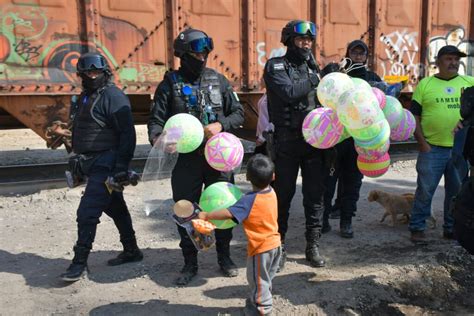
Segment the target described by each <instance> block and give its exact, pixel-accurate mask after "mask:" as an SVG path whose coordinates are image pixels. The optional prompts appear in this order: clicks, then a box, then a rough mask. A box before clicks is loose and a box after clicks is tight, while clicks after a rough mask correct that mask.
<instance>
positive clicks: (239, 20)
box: [0, 0, 474, 148]
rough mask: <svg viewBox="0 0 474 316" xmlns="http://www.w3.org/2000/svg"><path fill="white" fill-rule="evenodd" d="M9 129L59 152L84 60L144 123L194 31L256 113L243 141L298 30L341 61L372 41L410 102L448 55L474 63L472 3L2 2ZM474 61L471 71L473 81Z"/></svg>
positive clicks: (4, 116)
mask: <svg viewBox="0 0 474 316" xmlns="http://www.w3.org/2000/svg"><path fill="white" fill-rule="evenodd" d="M0 16H1V26H0V128H15V127H28V128H30V129H32V130H34V131H35V132H36V133H37V134H38V135H40V136H41V137H43V138H44V139H45V140H46V142H47V144H48V146H49V147H52V148H56V147H57V146H59V145H61V143H62V141H63V139H64V138H63V136H67V133H68V132H67V130H66V121H67V113H68V108H69V101H70V97H71V95H74V94H78V93H79V91H80V82H79V81H78V78H77V76H76V73H75V64H76V62H77V58H78V56H79V55H80V54H81V53H83V52H87V51H99V52H101V53H103V54H104V55H105V56H106V58H107V59H108V61H109V63H110V65H111V66H112V68H113V69H114V78H115V81H116V83H117V84H118V85H119V86H120V87H121V88H122V89H123V90H124V91H125V92H126V93H127V94H128V95H129V97H130V99H131V101H132V107H133V112H134V115H135V120H136V122H137V123H144V122H145V121H146V118H147V114H148V111H149V106H150V102H151V98H152V95H153V91H154V89H155V87H156V85H157V84H158V83H159V82H160V80H161V79H162V77H163V74H164V73H165V72H166V70H167V69H169V68H176V67H178V66H179V61H178V60H177V59H176V58H174V57H173V52H172V47H173V46H172V43H173V39H174V37H176V36H177V34H178V33H179V32H180V31H181V30H183V29H184V28H186V27H195V28H201V29H203V30H205V31H206V32H207V33H208V34H209V35H210V36H211V37H213V38H214V42H215V49H214V51H213V52H212V53H211V55H210V57H209V61H208V65H209V66H210V67H213V68H216V69H217V70H219V71H220V72H222V73H223V74H225V75H226V76H227V78H228V79H229V80H230V81H231V82H232V84H233V85H234V87H235V89H236V90H237V91H238V93H239V94H240V97H241V100H242V102H243V103H244V106H245V109H246V117H245V124H244V126H243V128H242V130H241V133H240V134H241V136H242V137H245V138H249V139H251V138H253V137H254V136H253V135H254V128H255V124H256V120H257V107H256V103H257V102H256V101H257V100H258V98H259V97H260V95H261V93H262V91H261V87H260V85H259V81H260V78H261V76H262V72H263V66H264V64H265V62H266V61H267V59H268V58H271V57H273V56H279V55H282V54H284V53H285V48H284V47H283V46H282V44H281V43H280V31H281V28H282V27H283V26H284V24H285V23H286V22H287V21H288V20H291V19H307V20H311V21H314V22H315V23H316V24H317V26H318V35H317V42H316V45H315V56H316V58H317V60H318V62H319V63H320V65H321V66H324V65H325V64H326V63H328V62H331V61H338V60H340V58H341V57H342V56H344V54H345V47H346V45H347V43H348V42H349V41H351V40H353V39H358V38H362V39H363V40H365V41H366V42H367V44H368V45H369V47H370V51H371V54H370V56H369V65H370V67H371V68H372V69H373V70H375V71H376V72H377V73H378V74H379V75H381V76H385V75H408V76H409V84H408V86H407V87H406V89H405V92H406V93H410V91H412V90H413V88H414V87H415V86H416V83H417V82H418V81H419V79H420V78H422V77H424V76H426V75H430V74H433V73H434V72H435V68H434V56H435V55H436V53H437V50H438V49H439V48H440V47H441V46H444V45H446V44H451V45H456V46H458V47H459V48H460V49H461V50H463V51H465V52H467V53H469V54H471V55H472V51H473V46H472V45H471V44H472V40H473V39H474V5H473V4H472V1H470V0H450V1H448V0H279V1H273V0H173V1H171V0H168V1H166V0H140V1H139V2H138V1H131V0H88V1H85V0H76V1H72V0H0ZM473 68H474V66H473V63H472V57H470V56H468V57H466V58H463V59H462V65H461V72H462V73H465V74H472V73H473V71H474V69H473Z"/></svg>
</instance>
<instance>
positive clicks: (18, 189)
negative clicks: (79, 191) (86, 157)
mask: <svg viewBox="0 0 474 316" xmlns="http://www.w3.org/2000/svg"><path fill="white" fill-rule="evenodd" d="M245 157H246V158H248V157H250V155H249V154H246V155H245ZM390 157H391V161H392V163H393V162H396V161H400V160H412V159H416V143H414V142H412V141H407V142H397V143H394V144H392V146H391V147H390ZM246 158H244V165H243V168H242V169H241V171H244V170H245V161H246ZM145 163H146V157H137V158H134V159H133V160H132V163H131V168H132V169H133V170H135V171H137V172H139V173H142V171H143V168H144V167H145ZM66 170H67V163H66V162H58V163H39V164H27V165H10V166H0V196H13V195H18V194H20V195H22V194H31V193H34V192H38V191H40V190H47V189H55V188H63V187H65V186H66V185H67V184H66V178H65V176H64V171H66Z"/></svg>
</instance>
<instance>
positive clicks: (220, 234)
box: [171, 148, 234, 265]
mask: <svg viewBox="0 0 474 316" xmlns="http://www.w3.org/2000/svg"><path fill="white" fill-rule="evenodd" d="M219 181H226V182H231V183H234V177H233V174H232V173H230V172H220V171H217V170H214V169H213V168H211V166H209V164H208V163H207V161H206V159H205V157H204V154H203V150H202V148H199V149H197V150H195V151H193V152H191V153H188V154H179V157H178V161H177V162H176V166H175V167H174V169H173V173H172V175H171V187H172V190H173V200H174V201H175V202H177V201H179V200H188V201H191V202H196V203H198V202H199V198H200V197H201V192H202V186H203V184H204V186H205V187H208V186H209V185H211V184H213V183H216V182H219ZM178 232H179V235H180V237H181V242H180V243H179V246H180V247H181V250H182V252H183V256H184V261H185V263H190V264H193V265H197V253H198V251H197V249H196V247H195V246H194V244H193V242H192V241H191V239H190V238H189V236H188V234H187V232H186V230H185V229H184V228H182V227H181V226H178ZM215 236H216V250H217V255H218V256H229V255H230V249H229V244H230V241H231V239H232V228H229V229H216V230H215Z"/></svg>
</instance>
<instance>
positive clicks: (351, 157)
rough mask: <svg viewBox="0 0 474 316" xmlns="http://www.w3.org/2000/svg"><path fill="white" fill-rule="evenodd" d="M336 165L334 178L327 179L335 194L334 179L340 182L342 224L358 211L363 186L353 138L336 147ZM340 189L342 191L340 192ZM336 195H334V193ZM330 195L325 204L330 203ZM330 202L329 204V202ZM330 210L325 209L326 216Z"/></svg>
mask: <svg viewBox="0 0 474 316" xmlns="http://www.w3.org/2000/svg"><path fill="white" fill-rule="evenodd" d="M335 148H336V152H337V155H336V163H335V171H334V174H333V176H332V177H328V178H327V180H326V181H327V182H326V185H327V187H328V189H329V188H332V190H333V192H334V188H335V185H333V183H334V179H337V181H338V192H337V194H338V199H339V200H340V201H341V203H340V207H341V222H343V221H346V222H350V221H351V219H352V217H353V216H354V215H355V213H356V211H357V201H358V200H359V192H360V188H361V186H362V178H363V175H362V173H360V171H359V168H358V167H357V152H356V150H355V147H354V139H353V138H352V137H350V138H348V139H346V140H343V141H342V142H340V143H339V144H337V145H336V146H335ZM339 188H340V190H339ZM333 194H334V193H333ZM329 196H330V194H329V193H327V197H325V203H330V201H331V200H330V199H329ZM328 200H329V202H328ZM329 212H330V209H328V208H326V209H325V216H329Z"/></svg>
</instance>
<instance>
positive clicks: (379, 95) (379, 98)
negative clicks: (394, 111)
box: [372, 87, 387, 110]
mask: <svg viewBox="0 0 474 316" xmlns="http://www.w3.org/2000/svg"><path fill="white" fill-rule="evenodd" d="M372 92H373V93H374V94H375V97H376V98H377V101H378V102H379V106H380V109H382V110H383V108H384V107H385V103H386V102H387V98H386V97H385V93H383V91H382V90H380V89H379V88H376V87H372Z"/></svg>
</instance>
